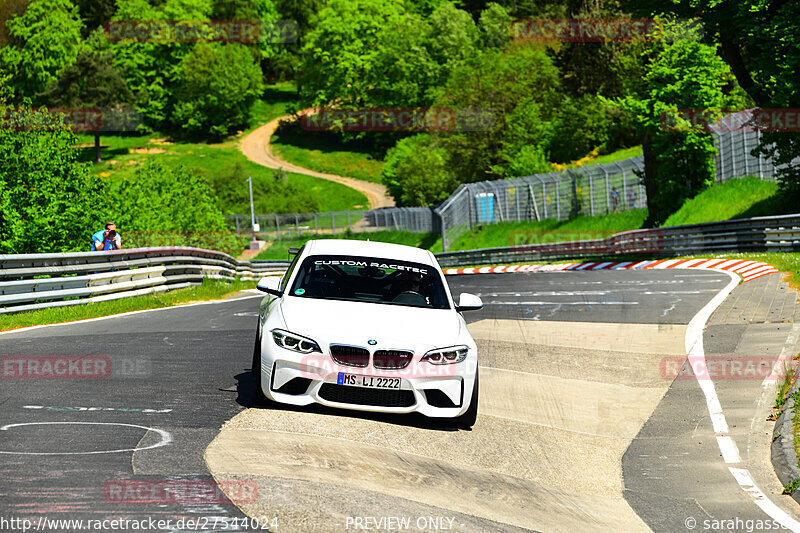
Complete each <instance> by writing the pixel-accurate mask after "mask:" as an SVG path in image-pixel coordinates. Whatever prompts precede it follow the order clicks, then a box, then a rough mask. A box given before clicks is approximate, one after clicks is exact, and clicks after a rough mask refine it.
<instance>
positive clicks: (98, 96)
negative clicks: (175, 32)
mask: <svg viewBox="0 0 800 533" xmlns="http://www.w3.org/2000/svg"><path fill="white" fill-rule="evenodd" d="M40 99H41V100H42V101H43V102H44V103H46V104H47V105H49V106H53V107H66V108H99V109H101V112H103V113H105V115H106V116H105V117H104V119H105V121H106V122H109V121H113V117H111V116H110V115H111V114H112V113H113V112H114V111H113V110H114V109H115V108H116V109H118V108H119V107H120V106H121V105H122V104H127V103H129V102H130V101H131V100H132V99H133V95H132V94H131V92H130V90H129V89H128V86H127V84H126V83H125V80H124V79H123V78H122V75H120V73H119V71H117V69H116V68H115V67H114V54H113V52H112V51H111V49H110V47H109V46H108V43H107V42H106V41H105V39H104V38H103V33H102V31H101V30H99V29H98V30H95V31H94V32H93V33H92V35H91V37H90V39H89V40H88V42H87V43H86V44H85V45H84V46H83V48H82V49H81V51H80V52H79V53H78V57H77V58H75V62H74V63H72V64H71V65H69V66H67V67H66V68H64V70H62V71H61V74H60V75H59V78H58V80H56V81H54V82H52V83H51V84H50V85H48V87H47V89H46V90H45V92H44V93H42V94H41V95H40ZM101 126H102V125H101ZM108 129H109V130H110V128H108ZM94 135H95V163H99V162H100V131H99V130H95V131H94Z"/></svg>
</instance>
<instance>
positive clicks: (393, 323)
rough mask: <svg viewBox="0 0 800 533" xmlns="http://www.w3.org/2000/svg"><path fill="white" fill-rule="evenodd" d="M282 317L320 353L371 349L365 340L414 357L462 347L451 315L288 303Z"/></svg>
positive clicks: (291, 299)
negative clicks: (338, 347) (330, 348)
mask: <svg viewBox="0 0 800 533" xmlns="http://www.w3.org/2000/svg"><path fill="white" fill-rule="evenodd" d="M281 314H282V315H283V319H284V323H285V324H286V328H287V329H288V330H289V331H291V332H294V333H297V334H300V335H304V336H307V337H310V338H311V339H313V340H315V341H316V342H318V343H319V344H320V345H321V346H322V347H323V349H324V348H325V347H326V346H327V345H328V344H351V345H356V346H363V347H370V346H369V344H368V342H367V341H369V340H374V341H377V344H375V345H374V348H375V349H381V348H384V349H404V348H405V349H414V350H415V351H419V350H422V349H431V348H441V347H444V346H452V345H454V344H463V343H465V342H467V341H465V339H463V338H462V328H463V326H462V324H463V319H462V318H461V317H460V315H459V314H458V313H456V312H455V311H454V310H452V309H421V308H418V307H405V306H400V305H387V304H377V303H363V302H347V301H341V300H320V299H314V298H297V297H288V298H284V299H283V302H282V303H281ZM463 329H465V328H463ZM469 343H470V344H471V339H470V342H469Z"/></svg>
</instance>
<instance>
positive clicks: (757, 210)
mask: <svg viewBox="0 0 800 533" xmlns="http://www.w3.org/2000/svg"><path fill="white" fill-rule="evenodd" d="M788 209H789V206H788V205H786V202H785V201H784V199H783V197H782V196H781V195H780V194H779V193H778V185H777V184H775V183H773V182H770V181H764V180H760V179H758V178H756V177H752V176H751V177H747V178H740V179H733V180H729V181H726V182H725V183H723V184H721V185H714V186H712V187H709V188H708V189H706V190H704V191H703V192H701V193H700V194H698V195H697V196H695V197H694V198H692V199H690V200H688V201H686V203H684V204H683V206H681V208H680V209H679V210H678V211H676V212H675V213H673V214H672V215H670V217H669V218H668V219H667V220H666V222H664V226H679V225H681V224H699V223H702V222H716V221H720V220H729V219H732V218H748V217H755V216H765V215H776V214H782V213H785V212H787V210H788Z"/></svg>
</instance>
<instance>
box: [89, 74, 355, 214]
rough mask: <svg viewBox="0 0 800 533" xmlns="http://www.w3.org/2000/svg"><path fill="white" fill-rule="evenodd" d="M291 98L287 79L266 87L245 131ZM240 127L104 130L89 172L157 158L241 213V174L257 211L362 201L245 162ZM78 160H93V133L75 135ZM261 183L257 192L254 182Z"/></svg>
mask: <svg viewBox="0 0 800 533" xmlns="http://www.w3.org/2000/svg"><path fill="white" fill-rule="evenodd" d="M295 99H296V88H295V86H294V85H293V84H291V83H282V84H276V85H271V86H268V87H267V88H266V89H265V91H264V96H263V98H262V99H261V100H258V101H257V102H256V104H255V105H254V107H253V120H252V126H251V127H250V128H249V129H248V130H247V132H249V131H252V130H253V129H255V128H257V127H258V126H261V125H262V124H265V123H267V122H269V121H271V120H273V119H275V118H277V117H280V116H283V115H285V114H286V113H287V107H288V106H289V104H290V103H292V102H294V100H295ZM245 133H246V132H241V133H239V134H237V135H234V136H232V137H230V138H228V139H226V140H224V141H223V142H219V143H205V142H187V141H176V140H172V139H169V138H167V136H166V135H163V134H159V133H153V134H150V135H127V134H126V135H105V136H102V137H101V138H100V140H101V144H102V150H101V155H102V159H103V162H102V163H100V164H98V165H94V166H93V167H92V172H94V173H95V174H98V175H100V176H102V177H103V178H105V179H108V180H114V179H121V178H127V177H130V176H132V175H133V174H134V173H135V172H136V169H137V168H139V167H140V166H141V165H143V164H144V162H145V161H146V160H158V161H160V162H162V163H164V164H166V165H167V166H172V167H177V166H179V165H182V166H184V167H186V168H189V169H191V170H194V171H195V172H196V173H197V174H199V175H200V176H202V177H204V178H205V179H206V180H207V181H209V183H211V184H212V185H213V186H214V188H215V190H216V193H217V197H218V199H219V206H220V208H221V209H222V210H223V211H224V212H227V213H239V214H247V213H249V212H250V203H249V202H250V199H249V192H248V187H247V182H246V179H247V178H248V177H251V176H252V177H253V180H254V184H255V185H256V187H255V191H254V192H255V193H256V197H255V204H256V210H257V211H258V212H259V214H263V213H272V212H278V213H286V212H307V211H339V210H352V209H359V208H363V207H366V206H367V198H366V196H364V195H363V194H362V193H360V192H358V191H355V190H353V189H351V188H350V187H346V186H344V185H341V184H339V183H334V182H331V181H327V180H322V179H318V178H313V177H310V176H305V175H302V174H293V173H285V178H286V179H285V181H284V180H282V179H280V178H279V177H276V172H275V171H273V170H271V169H268V168H266V167H263V166H261V165H258V164H256V163H253V162H252V161H249V160H248V159H247V158H246V157H245V156H244V155H243V154H242V153H241V152H240V151H239V148H238V144H239V141H240V140H241V137H242V136H243V135H244V134H245ZM78 142H79V143H80V144H82V145H85V146H83V147H81V148H80V156H79V157H80V158H81V159H82V160H83V161H92V160H93V159H94V137H93V136H91V135H85V134H81V135H78ZM259 182H261V183H262V184H263V187H261V191H262V192H261V194H259V187H258V184H259Z"/></svg>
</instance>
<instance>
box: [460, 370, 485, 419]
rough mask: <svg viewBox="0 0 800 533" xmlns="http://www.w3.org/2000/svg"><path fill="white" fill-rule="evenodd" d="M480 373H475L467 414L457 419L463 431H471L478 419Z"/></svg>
mask: <svg viewBox="0 0 800 533" xmlns="http://www.w3.org/2000/svg"><path fill="white" fill-rule="evenodd" d="M478 389H479V387H478V373H477V372H475V384H474V385H473V386H472V399H471V400H470V402H469V408H468V409H467V410H466V412H465V413H464V414H463V415H461V416H458V417H456V419H455V422H456V425H457V426H458V427H460V428H462V429H470V428H471V427H472V426H474V425H475V421H476V420H477V419H478Z"/></svg>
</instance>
